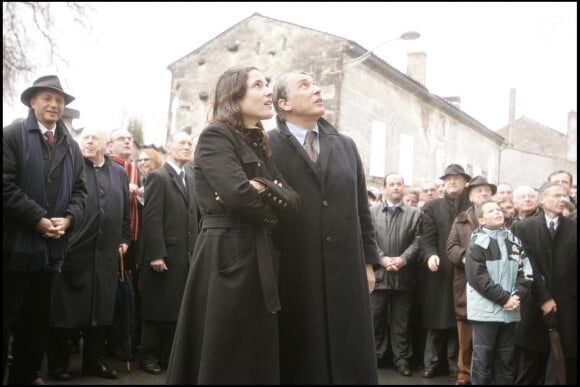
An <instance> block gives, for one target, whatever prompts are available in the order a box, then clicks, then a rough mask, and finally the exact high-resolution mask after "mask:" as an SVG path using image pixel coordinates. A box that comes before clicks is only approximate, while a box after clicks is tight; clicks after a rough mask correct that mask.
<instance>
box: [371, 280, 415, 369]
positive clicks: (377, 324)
mask: <svg viewBox="0 0 580 387" xmlns="http://www.w3.org/2000/svg"><path fill="white" fill-rule="evenodd" d="M412 303H413V291H412V290H383V289H379V290H375V291H373V292H372V293H371V308H372V311H373V321H374V328H375V352H376V355H377V358H378V359H383V358H384V357H385V354H386V353H387V349H388V345H389V339H390V342H391V351H392V353H393V364H395V365H398V364H399V363H400V362H401V361H405V362H407V363H408V362H409V359H410V358H411V356H413V348H412V347H411V346H410V345H409V316H410V313H411V305H412Z"/></svg>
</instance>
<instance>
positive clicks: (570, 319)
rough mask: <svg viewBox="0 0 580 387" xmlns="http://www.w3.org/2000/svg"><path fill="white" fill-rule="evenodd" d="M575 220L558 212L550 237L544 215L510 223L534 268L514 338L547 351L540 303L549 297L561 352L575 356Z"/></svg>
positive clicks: (576, 264) (526, 345) (568, 355)
mask: <svg viewBox="0 0 580 387" xmlns="http://www.w3.org/2000/svg"><path fill="white" fill-rule="evenodd" d="M577 232H578V223H577V221H576V220H573V219H570V218H566V217H564V216H560V219H559V225H558V228H557V229H556V235H555V237H554V240H552V239H551V238H550V232H549V231H548V227H547V225H546V218H545V216H531V217H527V218H525V219H523V220H522V221H520V222H518V223H516V224H515V226H514V234H516V236H517V237H518V238H520V239H521V241H522V244H523V247H524V251H526V253H527V254H528V256H529V257H530V261H531V263H532V268H533V269H534V282H533V283H532V294H531V297H528V298H527V299H526V300H524V301H523V302H522V304H521V314H522V320H521V322H519V323H518V333H517V338H516V342H517V344H518V345H520V346H522V347H524V348H527V349H529V350H533V351H536V352H544V353H547V352H548V351H549V338H548V331H547V329H546V325H544V323H543V321H542V312H541V309H540V306H541V305H542V304H543V303H544V302H546V301H548V300H549V299H551V298H553V299H554V300H555V301H556V305H557V310H558V311H557V313H556V318H557V320H558V332H559V333H560V338H561V341H562V347H563V351H564V356H565V357H566V358H576V357H577V350H578V349H577V336H578V326H577V321H578V298H577V296H578V233H577Z"/></svg>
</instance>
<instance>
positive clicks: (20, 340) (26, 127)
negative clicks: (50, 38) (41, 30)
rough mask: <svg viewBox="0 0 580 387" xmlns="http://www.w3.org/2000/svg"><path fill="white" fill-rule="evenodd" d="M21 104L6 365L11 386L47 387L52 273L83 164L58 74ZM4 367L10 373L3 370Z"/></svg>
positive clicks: (76, 205)
mask: <svg viewBox="0 0 580 387" xmlns="http://www.w3.org/2000/svg"><path fill="white" fill-rule="evenodd" d="M20 100H21V101H22V103H23V104H24V105H26V106H28V107H29V108H30V110H29V114H28V117H27V118H26V119H25V120H23V121H21V122H16V123H13V124H11V125H8V126H6V127H5V128H4V130H3V140H4V141H3V165H2V172H3V173H2V179H3V190H4V193H3V201H2V203H3V204H2V208H3V210H4V214H3V217H2V225H3V230H2V233H3V242H4V245H3V247H2V252H3V265H2V279H3V281H2V282H3V293H2V300H3V303H2V308H3V332H2V334H3V341H4V345H3V353H2V355H3V359H2V361H3V366H6V360H7V357H8V352H9V344H8V343H9V339H10V334H11V333H12V336H13V343H12V362H11V364H10V371H9V378H8V384H43V381H42V379H40V378H39V377H38V371H39V370H40V368H41V365H42V359H43V357H44V354H45V351H46V344H47V334H48V327H49V312H50V299H51V289H52V280H53V273H54V272H56V271H58V270H60V267H61V265H62V262H63V259H64V255H65V253H66V250H67V247H68V246H67V244H68V236H69V234H70V232H71V230H72V229H73V227H74V226H75V224H77V223H78V220H79V219H80V217H81V216H82V213H83V211H84V209H85V205H86V197H87V189H86V185H85V172H84V162H83V158H82V154H81V151H80V148H79V145H78V144H77V143H76V141H74V140H73V138H72V137H71V135H70V133H69V132H68V130H67V129H66V127H65V125H64V123H63V122H62V120H61V117H62V115H63V113H64V108H65V105H67V104H68V103H70V102H72V101H73V100H74V97H72V96H71V95H69V94H67V93H65V92H64V90H63V88H62V86H61V84H60V80H59V79H58V77H57V76H56V75H47V76H43V77H40V78H38V79H37V80H36V81H35V82H34V83H33V85H32V86H31V87H29V88H27V89H26V90H24V92H23V93H22V95H21V97H20ZM4 369H5V368H4Z"/></svg>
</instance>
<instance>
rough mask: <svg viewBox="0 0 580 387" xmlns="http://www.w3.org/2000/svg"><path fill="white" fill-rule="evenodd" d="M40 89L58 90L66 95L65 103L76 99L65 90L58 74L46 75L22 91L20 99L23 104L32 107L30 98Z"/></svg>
mask: <svg viewBox="0 0 580 387" xmlns="http://www.w3.org/2000/svg"><path fill="white" fill-rule="evenodd" d="M40 89H50V90H53V91H56V92H58V93H60V94H62V95H63V96H64V104H65V105H68V104H69V103H71V102H72V101H74V100H75V97H73V96H72V95H69V94H67V93H65V92H64V90H63V89H62V85H61V84H60V80H59V79H58V77H57V76H56V75H45V76H43V77H40V78H38V79H37V80H36V81H34V83H33V84H32V86H30V87H29V88H28V89H26V90H24V91H23V92H22V95H21V96H20V101H22V103H23V104H25V105H26V106H28V107H30V99H31V98H32V97H33V96H34V94H36V93H37V92H38V90H40Z"/></svg>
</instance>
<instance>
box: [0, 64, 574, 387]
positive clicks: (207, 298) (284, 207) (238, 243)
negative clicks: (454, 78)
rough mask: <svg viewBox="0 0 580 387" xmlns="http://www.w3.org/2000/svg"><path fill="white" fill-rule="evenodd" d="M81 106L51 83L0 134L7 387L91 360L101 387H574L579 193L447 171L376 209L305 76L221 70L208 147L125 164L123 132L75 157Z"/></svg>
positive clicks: (568, 178)
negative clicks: (131, 377)
mask: <svg viewBox="0 0 580 387" xmlns="http://www.w3.org/2000/svg"><path fill="white" fill-rule="evenodd" d="M73 100H74V97H73V96H71V95H69V94H68V93H66V92H65V91H64V90H63V88H62V86H61V84H60V80H59V79H58V77H57V76H54V75H48V76H43V77H41V78H39V79H37V80H36V81H35V82H34V83H33V85H32V86H31V87H29V88H27V89H26V90H25V91H24V92H23V93H22V95H21V101H22V103H23V104H24V105H26V106H28V107H29V108H30V109H29V115H28V117H27V118H26V119H24V120H22V121H18V122H14V123H13V124H11V125H9V126H7V127H5V128H4V129H3V139H4V141H3V151H4V152H3V190H4V196H3V210H4V211H3V241H4V243H3V256H4V259H3V342H4V345H3V380H4V381H5V382H6V383H7V384H23V385H30V384H37V385H38V384H44V381H43V379H42V378H41V377H40V373H39V372H40V370H41V368H42V364H43V361H44V359H46V361H47V363H46V364H47V369H48V376H49V377H50V378H52V379H55V380H63V381H64V380H70V379H72V378H73V377H74V376H75V372H73V370H71V367H70V363H69V362H70V354H71V352H72V351H73V348H74V347H75V346H78V342H79V340H80V339H81V338H82V343H83V345H82V351H83V353H82V373H83V374H85V375H95V376H98V377H102V378H108V379H116V378H118V377H119V372H118V370H116V369H114V368H113V367H111V366H110V364H109V363H108V362H107V359H108V358H110V357H117V358H120V359H124V360H133V359H138V360H139V365H140V367H141V368H142V369H143V370H144V371H145V372H148V373H151V374H161V373H162V372H163V371H164V370H166V379H165V380H166V383H167V384H359V385H360V384H378V368H381V367H386V366H388V365H389V364H392V366H393V367H394V368H395V369H396V371H397V372H398V373H399V374H401V375H403V376H411V375H412V373H413V365H414V364H416V365H420V366H421V368H422V373H421V375H422V377H423V378H426V379H429V378H432V377H434V376H435V375H438V374H443V373H446V374H448V375H449V376H450V377H451V378H452V379H451V381H452V382H453V383H454V384H456V385H467V384H575V383H576V381H577V369H576V361H577V345H576V341H577V337H576V335H577V334H576V332H577V328H576V323H577V301H576V292H577V265H576V260H577V220H576V216H577V215H576V186H575V185H573V177H572V174H571V173H570V172H568V171H564V170H557V171H554V172H553V173H551V174H550V175H549V176H547V178H546V182H545V183H544V184H543V185H542V186H541V187H538V188H537V189H536V188H533V187H530V186H523V185H522V186H519V187H515V189H513V188H512V186H511V185H510V184H509V183H506V182H500V183H499V184H497V185H496V184H493V183H491V182H489V181H488V180H487V177H486V176H474V177H472V176H470V175H469V174H468V173H466V172H465V170H464V168H463V167H462V166H461V165H459V164H456V163H452V164H449V165H448V166H447V167H446V168H445V171H444V173H443V175H441V176H440V177H439V180H440V182H437V181H427V182H424V184H423V185H422V186H421V187H411V186H407V185H405V180H404V177H403V176H402V175H401V174H399V173H397V172H391V173H388V174H387V175H386V176H385V177H384V180H383V184H382V186H381V187H380V188H378V187H368V188H367V184H366V176H365V173H364V165H363V163H362V160H361V157H360V155H359V153H358V150H357V147H356V144H355V143H354V142H353V140H352V139H351V138H349V137H347V136H345V135H343V134H341V133H340V132H339V130H337V128H335V127H334V126H333V125H332V124H331V123H329V122H328V121H326V120H325V119H324V118H323V115H324V113H325V109H324V101H323V98H322V94H321V89H320V87H319V86H318V85H317V84H316V81H315V79H314V78H313V77H312V75H311V74H308V73H306V72H302V71H295V72H290V73H286V74H282V75H281V76H280V77H278V78H277V79H276V80H275V82H274V83H273V85H272V86H270V84H269V82H268V81H267V79H266V78H265V76H264V75H263V74H262V73H261V72H260V70H259V69H257V68H255V67H234V68H230V69H228V70H227V71H225V72H224V73H223V74H222V75H221V76H220V77H219V80H218V81H217V84H216V86H215V91H214V100H213V106H212V110H211V118H210V122H209V125H208V126H207V127H206V128H204V129H203V130H202V131H201V134H200V136H199V137H198V138H196V139H194V138H192V136H191V134H190V133H187V132H183V131H177V132H175V133H172V134H171V136H170V137H169V138H168V141H167V145H166V149H167V156H166V157H163V156H161V154H160V153H159V152H157V151H156V150H155V149H153V148H147V149H143V150H141V151H140V152H139V153H138V157H137V159H134V158H133V157H134V154H135V153H134V152H135V149H134V141H133V138H132V136H131V133H129V132H128V131H127V130H124V129H115V130H112V131H109V132H106V131H104V130H103V129H102V128H90V127H88V128H84V129H83V131H82V133H81V135H80V137H79V139H78V142H77V141H76V140H74V139H73V138H72V136H71V135H70V133H69V132H68V130H67V128H66V126H65V125H64V123H63V121H62V120H61V118H62V115H63V113H64V108H65V106H66V105H67V104H68V103H70V102H71V101H73ZM274 114H276V128H274V129H271V130H266V129H265V128H264V126H263V125H262V120H266V119H269V118H271V117H273V116H274ZM125 275H128V276H129V277H130V278H133V279H134V280H133V281H131V282H130V283H129V286H130V292H129V294H130V296H129V297H132V299H131V300H130V301H131V303H132V304H134V306H135V311H134V317H133V318H134V321H133V325H132V328H133V329H132V331H131V332H130V333H129V335H127V332H126V329H124V328H126V326H125V325H126V324H125V323H126V321H123V318H124V317H123V316H124V313H123V312H124V310H123V307H122V305H121V304H122V303H123V302H127V300H122V299H121V298H120V293H119V292H118V286H119V278H120V277H123V278H124V276H125ZM124 324H125V325H124ZM554 331H556V332H558V333H559V337H560V340H559V341H558V340H554V335H553V334H552V333H553V332H554ZM562 354H563V355H562Z"/></svg>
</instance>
